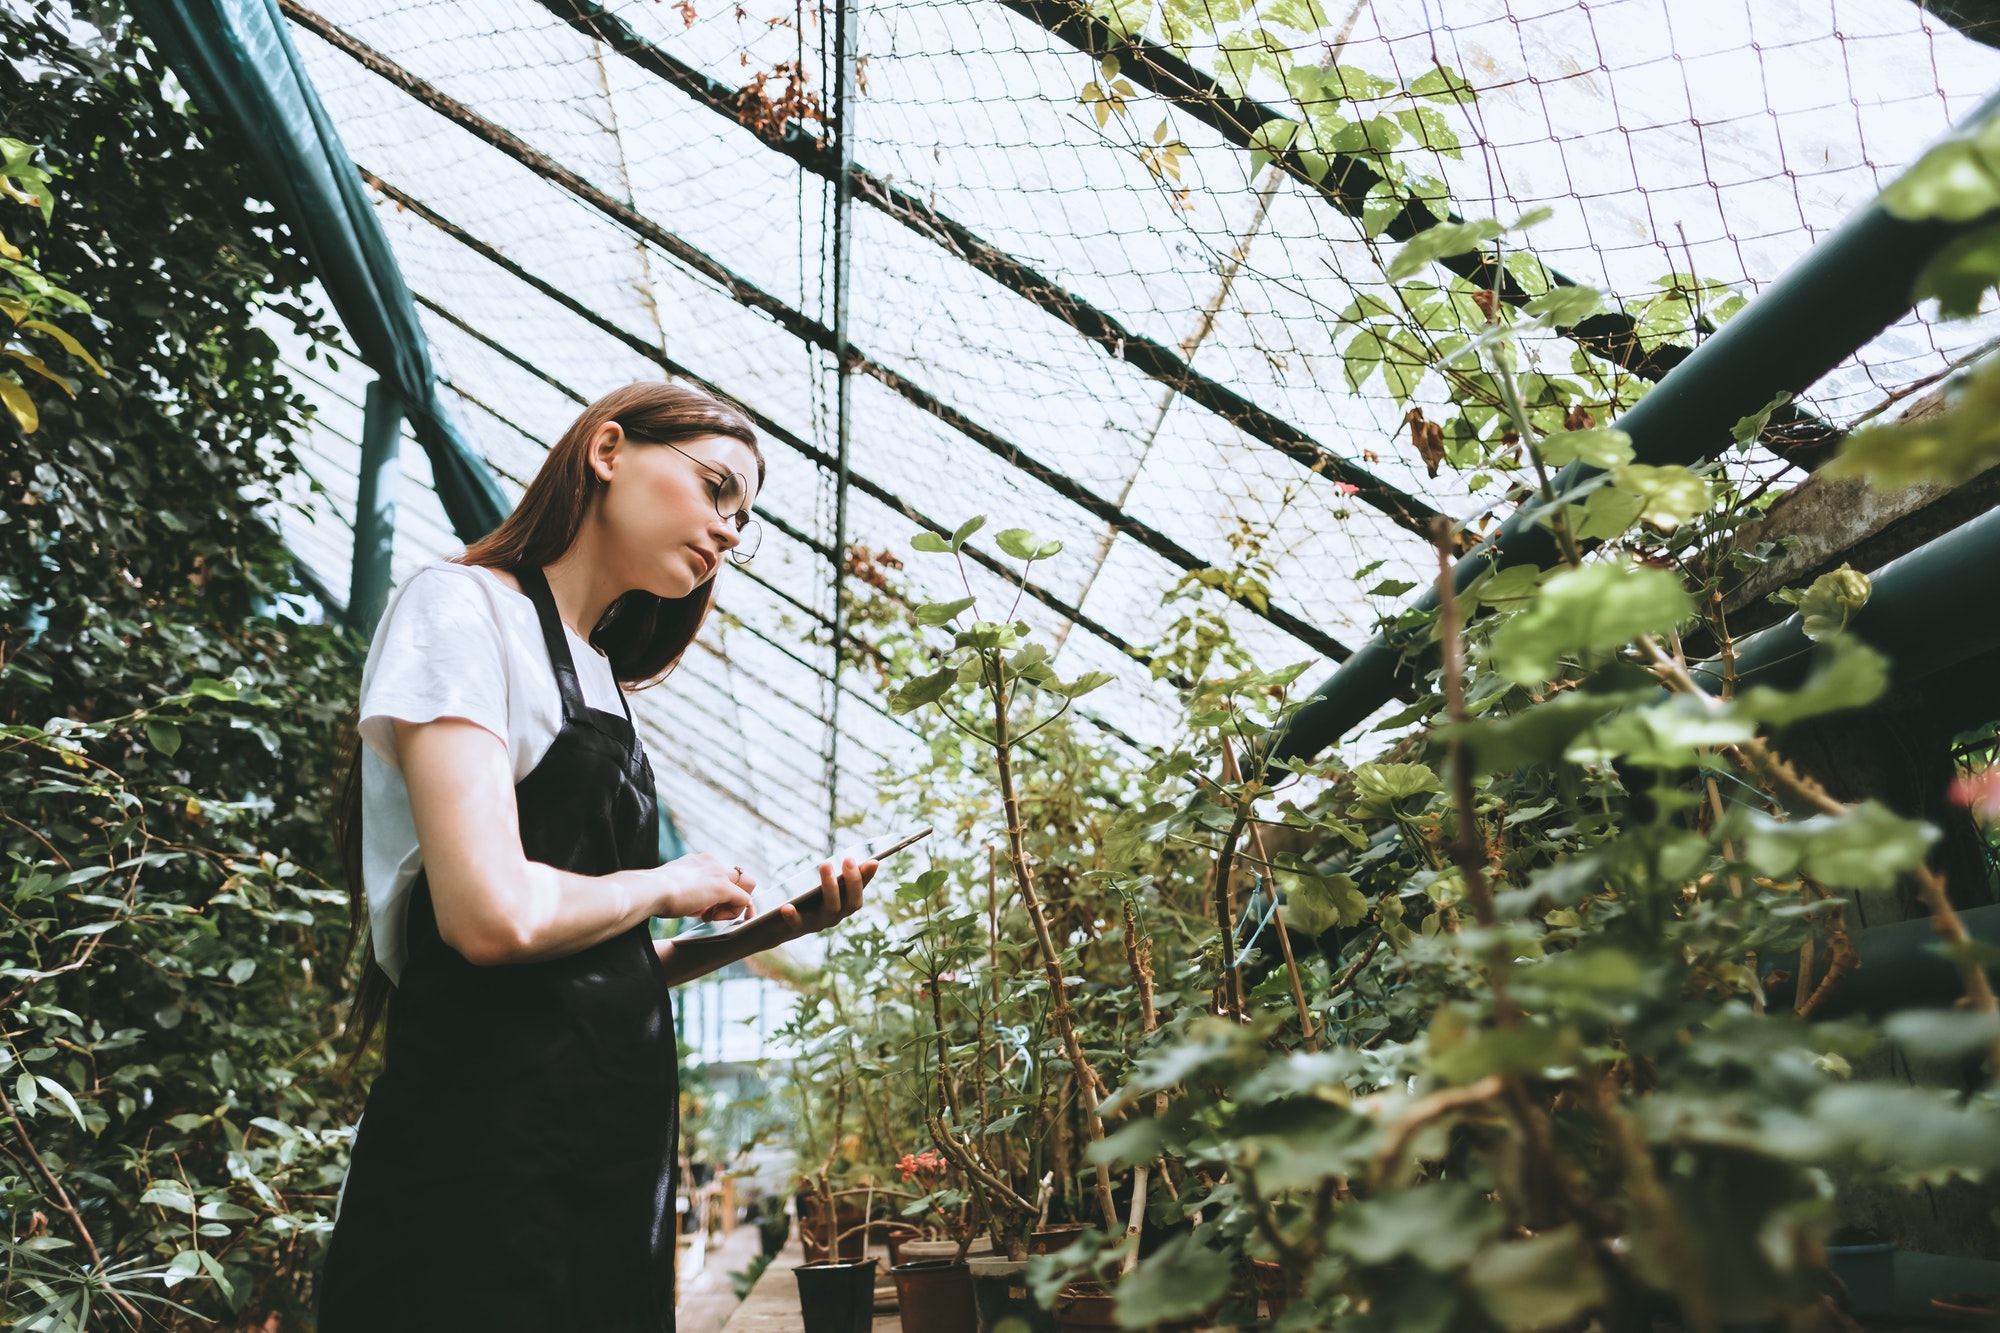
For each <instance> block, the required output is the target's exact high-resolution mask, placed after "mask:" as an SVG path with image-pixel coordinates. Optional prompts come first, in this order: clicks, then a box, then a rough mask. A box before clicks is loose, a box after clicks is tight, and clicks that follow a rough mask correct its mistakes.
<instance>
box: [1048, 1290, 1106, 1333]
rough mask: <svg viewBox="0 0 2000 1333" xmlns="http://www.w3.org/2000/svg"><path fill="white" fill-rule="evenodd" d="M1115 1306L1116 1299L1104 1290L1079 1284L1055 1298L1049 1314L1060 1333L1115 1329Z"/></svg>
mask: <svg viewBox="0 0 2000 1333" xmlns="http://www.w3.org/2000/svg"><path fill="white" fill-rule="evenodd" d="M1117 1304H1118V1301H1117V1298H1116V1297H1114V1296H1113V1295H1112V1294H1111V1293H1110V1292H1108V1291H1106V1290H1104V1288H1102V1287H1098V1286H1084V1285H1081V1284H1079V1285H1077V1286H1074V1287H1070V1288H1067V1289H1066V1290H1065V1291H1064V1292H1063V1294H1062V1295H1060V1296H1058V1297H1056V1308H1055V1309H1054V1310H1053V1311H1051V1313H1053V1314H1054V1315H1055V1317H1056V1327H1057V1328H1058V1329H1060V1330H1062V1333H1071V1330H1073V1329H1085V1328H1116V1327H1118V1315H1117V1313H1116V1307H1117Z"/></svg>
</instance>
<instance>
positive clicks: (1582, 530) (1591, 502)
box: [1569, 486, 1645, 542]
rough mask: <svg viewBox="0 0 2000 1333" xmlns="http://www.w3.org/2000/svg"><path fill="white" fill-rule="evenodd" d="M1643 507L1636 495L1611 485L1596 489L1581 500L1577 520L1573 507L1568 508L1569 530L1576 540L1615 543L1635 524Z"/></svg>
mask: <svg viewBox="0 0 2000 1333" xmlns="http://www.w3.org/2000/svg"><path fill="white" fill-rule="evenodd" d="M1644 507H1645V505H1644V503H1643V502H1642V501H1641V500H1640V498H1639V497H1638V496H1636V495H1633V494H1631V493H1629V492H1626V491H1621V490H1619V489H1618V488H1617V487H1615V486H1600V487H1598V488H1597V489H1596V490H1594V491H1592V492H1591V493H1590V494H1589V495H1588V496H1587V497H1585V499H1584V502H1583V513H1582V516H1581V517H1580V518H1579V517H1578V516H1577V513H1576V507H1575V506H1574V505H1572V506H1570V510H1569V512H1570V520H1569V521H1570V530H1571V532H1572V533H1574V534H1575V536H1576V538H1577V540H1579V541H1591V540H1596V541H1605V542H1608V541H1615V540H1616V539H1617V538H1618V537H1619V536H1621V535H1623V533H1624V532H1625V530H1626V529H1627V528H1629V527H1631V526H1632V525H1633V524H1634V523H1637V522H1638V521H1639V511H1640V510H1641V509H1642V508H1644Z"/></svg>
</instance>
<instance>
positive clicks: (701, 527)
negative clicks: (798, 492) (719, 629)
mask: <svg viewBox="0 0 2000 1333" xmlns="http://www.w3.org/2000/svg"><path fill="white" fill-rule="evenodd" d="M592 445H593V447H592V450H591V466H592V467H593V468H594V469H595V470H596V472H597V475H598V476H599V477H600V478H602V479H603V481H604V482H605V483H606V486H605V491H604V494H603V497H602V499H601V501H600V505H599V509H598V520H599V522H600V523H601V524H602V526H603V535H604V537H605V538H606V539H607V540H606V547H605V555H606V557H607V559H608V563H610V564H611V565H612V566H613V568H614V569H615V571H616V573H617V576H618V578H619V580H620V581H621V582H623V583H624V585H625V586H626V587H629V588H643V589H645V590H646V591H647V592H650V593H652V594H653V595H654V596H656V597H666V598H680V597H685V596H687V595H688V594H689V593H691V592H693V591H694V590H695V589H696V588H699V587H700V586H701V585H702V584H704V583H706V582H707V581H708V580H710V579H712V578H714V577H715V573H716V571H717V570H718V569H720V568H721V567H722V562H723V560H724V559H725V558H726V557H727V556H728V554H729V552H730V550H731V549H732V548H733V547H735V545H736V544H737V540H738V535H737V531H736V521H735V518H734V516H733V514H732V515H731V516H728V517H725V516H723V515H721V514H718V513H717V512H716V507H715V505H716V494H717V492H718V489H719V488H720V487H721V486H723V485H724V484H725V483H726V482H727V480H728V474H729V473H731V472H734V473H736V474H737V475H738V476H740V477H742V478H743V482H744V487H745V490H746V492H747V493H746V494H745V495H744V497H743V499H742V500H741V501H740V502H738V504H737V505H736V506H731V507H732V508H734V507H741V508H743V509H746V510H747V509H748V508H749V507H750V505H751V504H753V503H754V502H755V501H756V498H757V494H756V487H757V456H756V455H755V454H753V453H752V452H751V451H750V446H749V445H747V444H745V443H743V441H741V440H738V439H733V438H731V437H730V436H727V435H703V436H698V437H696V438H695V439H692V440H678V441H676V442H675V443H674V444H673V445H671V446H669V445H663V444H641V443H638V442H635V441H633V440H630V439H627V438H626V436H625V432H624V431H623V430H622V429H620V428H619V426H618V424H617V423H616V422H607V423H605V425H604V426H603V427H602V428H600V430H599V432H598V436H597V438H596V439H594V440H593V441H592Z"/></svg>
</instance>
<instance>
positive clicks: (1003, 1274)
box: [966, 1257, 1057, 1333]
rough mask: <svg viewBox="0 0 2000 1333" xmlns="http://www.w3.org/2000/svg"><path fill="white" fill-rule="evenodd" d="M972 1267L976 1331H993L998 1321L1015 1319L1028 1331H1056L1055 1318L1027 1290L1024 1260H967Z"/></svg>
mask: <svg viewBox="0 0 2000 1333" xmlns="http://www.w3.org/2000/svg"><path fill="white" fill-rule="evenodd" d="M966 1266H967V1267H968V1268H969V1269H971V1270H972V1298H973V1301H974V1302H975V1303H976V1304H977V1305H978V1307H979V1333H995V1330H996V1329H998V1328H999V1326H1000V1322H1001V1321H1002V1320H1005V1319H1018V1320H1020V1321H1021V1322H1022V1323H1024V1324H1026V1325H1027V1326H1028V1330H1029V1333H1057V1329H1056V1321H1055V1319H1054V1318H1053V1317H1052V1316H1051V1315H1050V1314H1049V1312H1048V1311H1047V1310H1044V1309H1043V1308H1042V1307H1041V1303H1040V1302H1039V1301H1037V1300H1036V1299H1035V1295H1034V1293H1033V1292H1031V1291H1030V1290H1028V1276H1027V1275H1028V1264H1027V1261H1026V1260H1025V1259H1001V1258H992V1257H989V1258H984V1259H973V1260H969V1261H968V1262H967V1265H966Z"/></svg>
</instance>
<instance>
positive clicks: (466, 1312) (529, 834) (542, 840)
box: [319, 569, 679, 1333]
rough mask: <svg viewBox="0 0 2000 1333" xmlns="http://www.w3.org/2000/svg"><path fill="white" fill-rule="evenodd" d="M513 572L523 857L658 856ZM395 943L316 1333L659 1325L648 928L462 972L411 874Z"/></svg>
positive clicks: (545, 599)
mask: <svg viewBox="0 0 2000 1333" xmlns="http://www.w3.org/2000/svg"><path fill="white" fill-rule="evenodd" d="M515 575H516V577H517V578H518V579H519V580H520V582H521V587H522V589H523V590H524V591H525V592H526V593H527V594H528V595H529V596H530V597H531V598H532V599H533V600H534V603H535V610H536V612H537V613H538V614H539V615H540V617H541V623H542V636H543V638H544V639H545V640H547V643H548V650H549V660H550V662H551V663H552V665H553V666H554V668H555V675H556V684H557V687H558V688H559V689H560V691H561V693H562V730H561V731H559V732H558V733H557V734H556V738H555V741H554V743H553V744H551V745H550V746H549V750H548V753H547V754H546V755H544V756H542V761H541V762H540V763H539V764H537V765H535V769H534V771H533V772H531V773H529V774H528V776H527V777H525V778H523V779H522V780H521V781H520V783H519V784H518V785H517V786H516V787H515V788H514V799H515V804H516V806H517V807H518V809H519V812H520V821H521V849H522V851H523V852H525V853H526V854H527V857H528V859H529V860H530V861H539V862H543V863H545V864H547V865H552V866H556V867H558V868H559V869H563V870H569V871H574V872H575V873H577V874H579V875H605V874H609V873H611V872H612V871H615V870H626V869H631V868H633V867H648V866H656V865H658V864H659V863H660V850H659V824H658V813H657V810H656V807H655V797H654V787H653V770H652V767H651V766H650V765H649V764H648V763H647V762H646V754H645V750H644V749H643V747H641V746H640V744H639V742H638V738H637V736H636V735H635V734H634V732H633V728H632V716H631V710H630V709H629V708H627V709H626V710H625V714H624V716H622V717H621V716H619V715H617V714H614V713H606V712H602V711H599V710H597V709H594V708H589V707H586V706H585V704H584V701H583V691H582V689H581V688H580V687H579V685H578V683H577V676H576V664H575V662H574V660H573V659H572V658H571V657H570V651H569V643H568V640H567V636H566V635H565V634H564V633H563V627H562V621H561V619H560V618H559V617H558V616H557V615H556V605H555V598H554V596H553V595H552V594H551V593H550V591H549V583H548V579H547V578H546V577H544V576H543V574H542V572H541V571H540V570H539V569H522V570H517V571H515ZM620 702H621V703H622V702H623V700H622V699H621V701H620ZM583 891H586V892H587V891H588V889H587V887H586V888H585V889H584V890H583ZM407 934H408V939H409V950H408V961H407V962H406V963H405V964H404V966H403V974H402V977H401V979H400V981H399V982H398V984H397V988H396V996H395V1002H394V1014H393V1017H392V1019H391V1021H390V1026H389V1037H388V1052H387V1059H386V1061H385V1063H384V1066H383V1070H382V1073H381V1076H380V1077H378V1078H377V1079H376V1080H375V1086H374V1087H373V1088H372V1089H371V1090H370V1091H369V1094H368V1106H367V1113H366V1115H365V1116H364V1118H363V1119H362V1122H361V1129H360V1133H359V1135H358V1137H357V1139H356V1142H355V1145H354V1153H353V1161H352V1165H351V1166H350V1168H349V1171H348V1176H347V1185H346V1191H345V1197H344V1198H343V1199H342V1202H341V1207H340V1215H339V1218H338V1220H337V1222H336V1224H335V1226H334V1233H333V1242H332V1246H331V1248H330V1250H329V1251H328V1254H327V1261H326V1267H325V1270H324V1275H323V1277H322V1280H321V1294H320V1316H319V1327H320V1330H321V1333H400V1331H401V1330H412V1331H413V1333H414V1330H419V1329H421V1330H424V1333H438V1330H445V1329H461V1328H462V1329H478V1330H480V1333H497V1331H511V1330H520V1333H556V1331H557V1330H575V1333H627V1331H628V1330H630V1331H632V1333H639V1331H641V1330H643V1333H662V1331H664V1333H671V1330H672V1329H673V1326H674V1311H673V1264H674V1257H675V1238H676V1230H677V1228H676V1225H675V1224H676V1217H675V1212H674V1174H675V1169H676V1165H677V1163H676V1158H677V1140H678V1125H677V1124H676V1117H677V1113H678V1109H679V1105H678V1103H679V1096H678V1070H677V1065H676V1055H677V1052H676V1049H675V1043H674V1023H673V1008H672V1001H671V1000H670V999H669V998H668V994H667V986H666V979H665V976H664V974H663V972H662V970H661V968H660V963H659V958H658V956H657V955H656V954H655V953H654V952H653V942H652V939H651V935H650V932H649V931H648V929H647V927H646V925H645V924H643V923H642V924H640V925H637V926H634V927H633V928H632V929H630V930H628V931H626V932H625V933H624V934H622V935H618V936H615V937H613V938H611V939H608V940H605V941H603V942H602V943H599V944H596V945H593V946H591V947H590V948H588V949H585V950H583V951H582V952H580V953H574V954H571V955H569V956H568V957H566V958H555V959H549V960H547V961H543V962H534V963H515V964H506V965H502V966H497V967H475V966H473V965H472V964H471V963H469V962H467V961H466V960H465V958H464V956H463V955H461V954H460V953H459V952H458V951H457V950H456V949H453V948H452V947H451V946H450V945H448V944H446V943H445V942H444V940H443V938H442V937H440V936H439V934H438V928H437V915H436V913H435V911H434V910H433V908H432V904H431V894H430V881H429V878H428V877H427V876H426V875H423V874H419V875H418V876H417V879H416V882H415V885H414V887H413V889H412V891H411V895H410V905H409V925H408V931H407Z"/></svg>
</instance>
